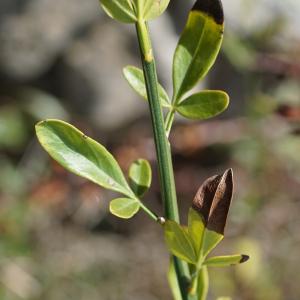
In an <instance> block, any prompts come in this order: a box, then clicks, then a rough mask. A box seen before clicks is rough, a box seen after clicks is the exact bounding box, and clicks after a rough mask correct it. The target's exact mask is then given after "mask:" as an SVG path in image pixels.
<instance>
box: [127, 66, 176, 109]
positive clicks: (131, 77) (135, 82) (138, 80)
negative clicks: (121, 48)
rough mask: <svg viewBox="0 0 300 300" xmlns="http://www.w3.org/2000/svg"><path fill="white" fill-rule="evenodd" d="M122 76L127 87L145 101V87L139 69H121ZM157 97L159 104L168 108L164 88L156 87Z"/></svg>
mask: <svg viewBox="0 0 300 300" xmlns="http://www.w3.org/2000/svg"><path fill="white" fill-rule="evenodd" d="M123 74H124V77H125V78H126V80H127V81H128V83H129V85H130V86H131V87H132V88H133V89H134V90H135V91H136V92H137V93H138V94H139V95H140V96H141V97H143V98H144V99H146V100H147V90H146V85H145V78H144V74H143V71H142V70H141V69H139V68H136V67H133V66H127V67H125V68H124V69H123ZM158 95H159V99H160V101H161V104H162V105H163V106H164V107H169V106H170V100H169V96H168V95H167V93H166V91H165V90H164V88H163V87H162V86H161V85H160V84H159V85H158Z"/></svg>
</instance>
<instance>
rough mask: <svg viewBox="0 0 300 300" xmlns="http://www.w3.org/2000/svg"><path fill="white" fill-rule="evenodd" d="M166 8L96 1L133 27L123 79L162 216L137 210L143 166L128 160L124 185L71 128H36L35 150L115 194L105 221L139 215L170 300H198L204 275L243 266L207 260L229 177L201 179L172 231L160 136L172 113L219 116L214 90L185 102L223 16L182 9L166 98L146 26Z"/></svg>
mask: <svg viewBox="0 0 300 300" xmlns="http://www.w3.org/2000/svg"><path fill="white" fill-rule="evenodd" d="M169 1H170V0H100V3H101V6H102V8H103V9H104V11H105V12H106V13H107V14H108V15H109V16H110V17H111V18H113V19H115V20H118V21H120V22H123V23H129V24H133V25H134V26H135V28H136V34H137V40H138V42H139V48H140V54H141V64H142V69H140V68H138V67H135V66H126V67H125V68H124V69H123V74H124V77H125V78H126V80H127V81H128V83H129V85H130V86H131V87H132V88H133V89H134V90H135V91H136V92H137V93H138V94H139V95H140V96H141V97H143V98H145V99H146V100H147V101H148V105H149V111H150V115H151V121H152V128H153V136H154V142H155V147H156V155H157V164H158V176H159V181H160V187H161V197H162V200H163V204H164V212H163V214H158V213H155V212H153V211H152V210H151V209H149V208H148V207H147V206H146V205H145V204H144V203H143V197H144V195H145V193H146V192H147V190H148V189H149V188H150V186H151V179H152V172H151V167H150V164H149V162H148V161H147V160H145V159H139V160H137V161H134V162H133V163H132V165H131V166H130V169H129V174H128V179H127V178H126V177H125V175H124V174H123V172H122V170H121V168H120V166H119V164H118V162H117V161H116V159H115V158H114V157H113V156H112V154H110V152H109V151H108V150H107V149H106V148H105V147H104V146H103V145H101V144H100V143H98V142H97V141H95V140H93V139H92V138H90V137H87V136H86V135H85V134H84V133H82V132H81V131H80V130H78V129H77V128H75V127H74V126H72V125H70V124H68V123H66V122H64V121H60V120H44V121H41V122H39V123H38V124H37V125H36V133H37V137H38V139H39V142H40V144H41V145H42V146H43V148H44V149H45V150H46V151H47V152H48V153H49V154H50V156H51V157H52V158H53V159H55V160H56V161H57V162H58V163H60V164H61V165H62V166H63V167H65V168H66V169H67V170H69V171H70V172H73V173H75V174H77V175H79V176H81V177H84V178H86V179H88V180H90V181H92V182H94V183H96V184H98V185H100V186H102V187H103V188H106V189H110V190H113V191H115V192H117V193H119V194H120V195H121V196H120V197H118V198H116V199H113V200H111V202H110V212H111V213H112V214H114V215H115V216H117V217H120V218H124V219H129V218H131V217H133V216H134V215H135V214H136V213H138V212H139V211H140V210H143V211H144V212H145V213H146V215H147V216H149V217H150V218H151V219H153V221H155V222H157V223H158V224H159V226H161V227H162V229H163V232H164V235H165V241H166V246H167V248H168V250H169V251H170V267H169V272H168V279H169V283H170V288H171V290H172V294H173V297H174V299H175V300H205V299H206V298H207V294H208V287H209V278H208V271H207V269H208V268H210V267H224V266H229V265H235V264H239V263H243V262H245V261H246V260H248V256H246V255H240V254H238V255H229V256H216V257H211V256H210V255H209V254H210V252H211V251H212V250H213V249H214V248H215V247H216V246H217V245H218V244H219V242H220V241H221V240H222V239H223V237H224V229H225V224H226V219H227V214H228V210H229V206H230V203H231V199H232V194H233V173H232V170H231V169H229V170H226V171H225V172H224V173H223V174H221V175H216V176H213V177H211V178H208V179H207V180H206V181H205V182H204V183H203V184H202V185H201V186H200V188H199V190H198V192H197V193H196V196H195V198H194V199H193V201H191V207H190V210H189V213H188V225H187V226H184V225H182V224H180V219H179V212H178V206H177V198H176V187H175V181H174V172H173V164H172V157H171V145H170V143H169V139H168V137H169V133H170V131H171V129H172V125H173V121H174V116H175V114H176V113H178V114H179V115H181V116H183V117H185V118H187V119H191V120H205V119H209V118H212V117H214V116H216V115H218V114H220V113H221V112H223V111H224V110H225V109H226V108H227V106H228V104H229V97H228V95H227V94H226V93H225V92H223V91H218V90H202V91H199V92H196V93H193V94H190V95H188V96H186V95H187V93H188V92H190V91H191V89H193V88H194V87H195V86H196V85H197V84H198V83H199V81H201V80H202V79H203V78H204V77H205V76H206V74H207V73H208V71H209V70H210V68H211V67H212V65H213V64H214V62H215V60H216V57H217V55H218V53H219V50H220V47H221V44H222V39H223V32H224V14H223V8H222V3H221V1H220V0H197V1H196V3H195V4H194V6H193V7H192V9H191V10H190V12H189V15H188V20H187V23H186V26H185V28H184V30H183V32H182V34H181V36H180V39H179V42H178V45H177V47H176V50H175V53H174V58H173V94H172V97H169V95H168V94H167V92H166V91H165V89H164V88H163V86H162V85H160V84H159V83H158V80H157V73H156V65H155V58H154V51H153V48H152V44H151V38H150V34H149V27H148V22H149V21H151V20H152V19H155V18H157V17H159V16H160V15H161V14H162V13H163V12H164V11H165V10H166V8H167V7H168V4H169ZM160 215H162V216H160ZM220 299H221V298H220ZM223 299H224V298H223Z"/></svg>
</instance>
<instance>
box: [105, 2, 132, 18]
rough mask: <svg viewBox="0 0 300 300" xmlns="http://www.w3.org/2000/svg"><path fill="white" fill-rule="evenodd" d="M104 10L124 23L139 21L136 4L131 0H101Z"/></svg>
mask: <svg viewBox="0 0 300 300" xmlns="http://www.w3.org/2000/svg"><path fill="white" fill-rule="evenodd" d="M100 3H101V6H102V8H103V9H104V11H105V12H106V13H107V14H108V15H109V16H110V17H111V18H113V19H115V20H118V21H120V22H123V23H135V22H136V21H137V17H136V12H135V6H134V4H133V3H132V1H131V0H100Z"/></svg>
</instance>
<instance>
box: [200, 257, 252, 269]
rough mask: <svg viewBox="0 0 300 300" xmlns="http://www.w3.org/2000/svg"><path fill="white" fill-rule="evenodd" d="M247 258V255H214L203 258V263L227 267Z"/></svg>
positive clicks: (209, 265)
mask: <svg viewBox="0 0 300 300" xmlns="http://www.w3.org/2000/svg"><path fill="white" fill-rule="evenodd" d="M248 260H249V256H248V255H244V254H238V255H226V256H215V257H211V258H208V259H206V260H205V262H204V263H203V264H204V265H206V266H208V267H228V266H233V265H238V264H242V263H244V262H246V261H248Z"/></svg>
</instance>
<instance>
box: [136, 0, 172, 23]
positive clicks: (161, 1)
mask: <svg viewBox="0 0 300 300" xmlns="http://www.w3.org/2000/svg"><path fill="white" fill-rule="evenodd" d="M135 1H137V2H140V3H141V6H142V7H141V13H142V18H143V20H145V21H149V20H153V19H155V18H157V17H159V16H160V15H161V14H162V13H163V12H164V11H165V10H166V9H167V7H168V5H169V2H170V0H135Z"/></svg>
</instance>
